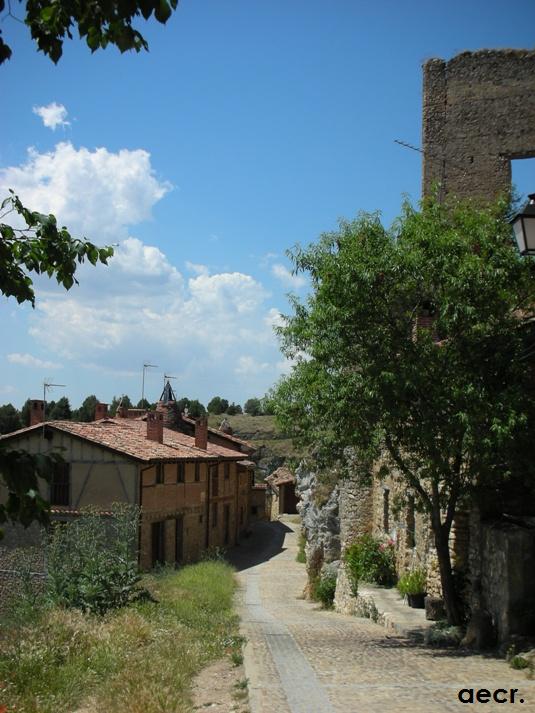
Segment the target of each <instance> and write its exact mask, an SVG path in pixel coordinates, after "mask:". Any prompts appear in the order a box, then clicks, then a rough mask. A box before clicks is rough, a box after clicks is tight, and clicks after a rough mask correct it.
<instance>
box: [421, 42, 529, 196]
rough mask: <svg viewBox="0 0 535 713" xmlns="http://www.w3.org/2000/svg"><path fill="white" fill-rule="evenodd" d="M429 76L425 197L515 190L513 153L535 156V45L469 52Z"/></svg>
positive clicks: (429, 70)
mask: <svg viewBox="0 0 535 713" xmlns="http://www.w3.org/2000/svg"><path fill="white" fill-rule="evenodd" d="M423 74H424V86H423V150H424V158H423V193H424V195H428V194H429V193H430V191H431V187H432V185H433V183H434V182H439V183H441V184H442V191H441V196H445V195H447V194H452V195H456V196H458V197H460V198H476V199H486V200H490V199H493V198H494V197H495V196H497V195H499V194H500V193H505V192H508V191H509V190H510V187H511V163H510V162H511V159H515V158H530V157H535V51H527V50H482V51H478V52H463V53H462V54H459V55H457V56H456V57H453V58H452V59H451V60H449V61H447V62H446V61H444V60H442V59H431V60H429V61H428V62H426V63H425V64H424V67H423Z"/></svg>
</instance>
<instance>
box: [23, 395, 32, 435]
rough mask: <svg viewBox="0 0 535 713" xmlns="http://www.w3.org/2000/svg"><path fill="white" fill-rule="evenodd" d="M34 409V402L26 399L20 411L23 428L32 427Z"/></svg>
mask: <svg viewBox="0 0 535 713" xmlns="http://www.w3.org/2000/svg"><path fill="white" fill-rule="evenodd" d="M31 408H32V401H31V399H26V401H25V402H24V404H23V405H22V408H21V410H20V420H21V421H22V427H23V428H24V427H25V426H29V425H30V412H31Z"/></svg>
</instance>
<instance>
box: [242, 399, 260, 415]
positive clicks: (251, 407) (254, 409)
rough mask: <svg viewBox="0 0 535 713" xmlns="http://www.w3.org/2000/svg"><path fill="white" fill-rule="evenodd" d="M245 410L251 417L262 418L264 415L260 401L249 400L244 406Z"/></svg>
mask: <svg viewBox="0 0 535 713" xmlns="http://www.w3.org/2000/svg"><path fill="white" fill-rule="evenodd" d="M243 410H244V411H245V413H248V414H249V415H250V416H260V415H261V414H262V404H261V402H260V399H257V398H252V399H247V401H246V402H245V404H244V406H243Z"/></svg>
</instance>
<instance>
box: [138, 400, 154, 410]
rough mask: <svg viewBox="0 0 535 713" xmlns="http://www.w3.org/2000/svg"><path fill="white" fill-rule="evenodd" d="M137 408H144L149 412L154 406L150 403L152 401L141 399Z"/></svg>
mask: <svg viewBox="0 0 535 713" xmlns="http://www.w3.org/2000/svg"><path fill="white" fill-rule="evenodd" d="M136 408H144V409H147V410H148V409H150V408H152V404H151V403H150V401H147V399H139V401H138V402H137V404H136Z"/></svg>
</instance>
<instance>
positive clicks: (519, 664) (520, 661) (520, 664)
mask: <svg viewBox="0 0 535 713" xmlns="http://www.w3.org/2000/svg"><path fill="white" fill-rule="evenodd" d="M509 666H510V667H511V668H514V669H516V670H517V671H521V670H522V669H524V668H529V666H530V663H529V661H528V659H525V658H524V657H523V656H519V655H518V654H517V655H516V656H513V658H512V659H511V660H510V661H509Z"/></svg>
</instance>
